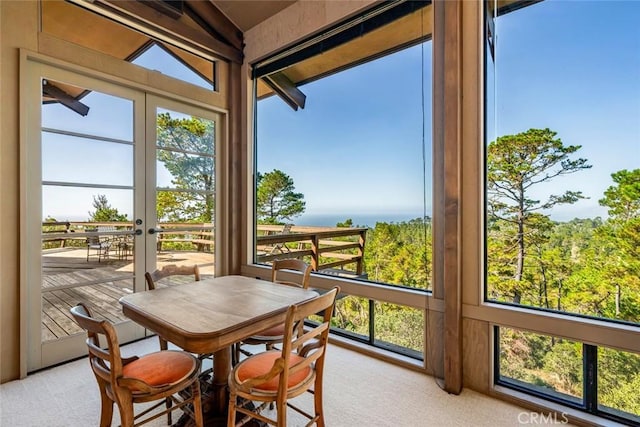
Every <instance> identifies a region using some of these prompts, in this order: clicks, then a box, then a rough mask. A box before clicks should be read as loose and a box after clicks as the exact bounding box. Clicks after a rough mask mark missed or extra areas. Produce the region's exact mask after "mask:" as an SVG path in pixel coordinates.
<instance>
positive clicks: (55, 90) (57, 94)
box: [42, 80, 89, 116]
mask: <svg viewBox="0 0 640 427" xmlns="http://www.w3.org/2000/svg"><path fill="white" fill-rule="evenodd" d="M42 94H43V95H45V96H48V97H50V98H53V99H55V100H56V101H58V102H59V103H60V104H62V105H64V106H65V107H67V108H69V109H70V110H73V111H75V112H76V113H78V114H80V115H81V116H86V115H87V114H89V107H88V106H86V105H85V104H83V103H82V102H80V101H78V100H77V99H75V98H74V97H73V96H71V95H69V94H68V93H67V92H65V91H64V90H62V89H60V88H59V87H58V86H55V85H53V84H51V83H49V82H48V81H47V80H43V81H42Z"/></svg>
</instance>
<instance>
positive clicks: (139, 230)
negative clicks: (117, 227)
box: [135, 228, 142, 236]
mask: <svg viewBox="0 0 640 427" xmlns="http://www.w3.org/2000/svg"><path fill="white" fill-rule="evenodd" d="M141 234H142V230H141V229H139V228H138V229H137V230H136V231H135V235H136V236H139V235H141Z"/></svg>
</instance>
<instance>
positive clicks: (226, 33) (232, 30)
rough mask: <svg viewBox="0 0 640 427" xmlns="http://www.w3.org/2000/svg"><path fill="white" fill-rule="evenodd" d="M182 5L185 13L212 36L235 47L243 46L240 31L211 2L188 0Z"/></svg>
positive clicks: (240, 47)
mask: <svg viewBox="0 0 640 427" xmlns="http://www.w3.org/2000/svg"><path fill="white" fill-rule="evenodd" d="M184 6H185V7H184V11H185V13H186V14H187V15H189V17H191V19H193V20H194V21H196V22H197V23H198V25H200V26H201V27H202V28H203V29H204V30H205V31H207V32H208V33H209V34H211V35H212V36H213V37H215V38H217V39H220V40H222V41H224V42H225V43H228V44H230V45H231V46H233V47H235V48H236V49H240V50H242V49H243V48H244V39H243V36H242V31H240V29H239V28H238V27H236V25H235V24H234V23H233V22H231V20H229V18H227V16H226V15H225V14H224V13H222V12H221V11H220V9H218V8H217V7H216V6H215V5H214V4H213V3H211V2H210V1H208V0H205V1H202V0H201V1H189V2H185V5H184Z"/></svg>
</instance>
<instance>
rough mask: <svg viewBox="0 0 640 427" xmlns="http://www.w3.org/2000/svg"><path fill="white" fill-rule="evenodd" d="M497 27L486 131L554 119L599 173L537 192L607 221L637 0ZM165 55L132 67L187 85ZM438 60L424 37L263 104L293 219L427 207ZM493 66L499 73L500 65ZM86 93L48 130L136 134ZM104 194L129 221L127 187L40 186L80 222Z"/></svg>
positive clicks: (556, 9)
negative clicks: (287, 179) (573, 198)
mask: <svg viewBox="0 0 640 427" xmlns="http://www.w3.org/2000/svg"><path fill="white" fill-rule="evenodd" d="M496 32H497V55H496V64H495V76H497V79H496V82H497V85H496V90H495V93H494V92H493V86H492V84H490V85H489V88H488V89H489V95H490V97H493V95H494V94H495V96H496V99H497V103H496V110H495V111H496V112H497V116H496V117H497V120H495V121H494V120H493V111H492V110H490V111H488V115H489V120H488V122H489V128H488V131H489V134H490V135H491V137H492V138H493V137H494V135H495V134H498V135H506V134H514V133H518V132H522V131H525V130H527V129H529V128H544V127H548V128H550V129H552V130H554V131H556V132H557V133H558V135H557V136H558V137H559V138H561V139H562V141H563V142H564V143H565V144H571V145H582V149H581V150H580V151H579V152H578V155H579V156H580V157H585V158H587V159H588V160H589V163H590V164H592V165H593V168H592V169H590V170H587V171H582V172H579V173H576V174H574V175H571V176H568V177H563V178H558V179H556V180H554V181H553V183H552V184H551V185H548V186H545V187H540V188H538V189H537V190H536V193H535V195H537V196H539V197H540V198H543V197H545V196H546V195H548V194H550V193H551V192H554V193H556V194H557V192H558V191H559V190H558V189H569V190H576V191H582V192H583V193H584V194H585V195H587V196H589V197H590V199H588V200H583V201H581V202H579V203H577V204H575V205H571V206H565V207H558V208H556V209H554V211H553V212H550V214H551V216H552V217H553V218H554V219H558V220H567V219H571V218H573V217H582V218H584V217H594V216H598V215H600V216H606V210H605V209H604V208H602V207H600V206H599V205H598V199H599V198H600V197H602V192H603V191H604V190H605V189H606V188H607V187H608V186H609V185H611V183H612V182H611V178H610V175H611V173H613V172H615V171H617V170H620V169H624V168H626V169H636V168H640V1H621V2H618V1H568V0H549V1H545V2H542V3H537V4H534V5H532V6H529V7H526V8H524V9H522V10H519V11H516V12H512V13H510V14H508V15H505V16H504V17H501V18H499V19H498V20H497V22H496ZM423 49H424V50H423ZM162 53H163V52H162V51H161V50H160V49H151V50H150V51H148V52H147V54H146V55H144V56H143V57H141V58H139V59H138V60H137V62H138V63H139V64H143V65H145V66H146V67H147V68H152V69H156V68H159V69H162V70H163V72H164V73H165V74H168V75H173V76H182V78H183V79H186V80H189V78H188V77H186V76H187V74H186V73H185V72H184V68H181V67H173V65H174V64H172V63H171V62H167V61H164V63H163V64H162V65H161V66H155V65H154V63H159V61H160V59H159V58H161V57H162V56H161V54H162ZM431 55H432V52H431V44H430V43H426V44H424V45H423V46H414V47H412V48H409V49H406V50H404V51H401V52H398V53H395V54H393V55H390V56H387V57H385V58H381V59H378V60H376V61H373V62H370V63H367V64H364V65H362V66H359V67H356V68H352V69H350V70H347V71H344V72H341V73H339V74H336V75H333V76H330V77H327V78H324V79H322V80H320V81H317V82H313V83H309V84H307V85H304V86H302V87H301V88H300V89H301V90H302V91H303V92H304V93H305V94H306V95H307V102H306V106H305V108H304V109H303V110H298V111H293V110H292V109H291V108H290V107H288V106H287V105H286V104H285V103H284V102H283V101H282V100H280V99H279V98H277V97H270V98H268V99H265V100H262V101H260V102H259V104H258V123H259V125H258V130H257V137H258V147H257V164H258V170H259V171H260V172H263V173H264V172H269V171H271V170H273V169H276V168H277V169H280V170H282V171H284V172H285V173H287V174H288V175H290V176H291V177H292V178H293V180H294V183H295V186H296V191H298V192H301V193H303V194H304V196H305V201H306V212H305V215H304V216H303V217H301V218H295V219H294V220H293V222H296V223H301V222H304V221H305V218H307V219H308V218H310V217H312V216H318V215H331V216H332V217H334V218H337V219H346V218H349V217H352V218H354V219H357V218H362V217H364V216H368V217H369V218H378V219H380V220H400V219H410V218H415V217H418V216H420V215H422V212H423V206H425V208H426V213H427V215H430V214H431V197H432V193H431V185H432V179H431V170H432V165H431V161H432V160H431V150H432V147H431V134H432V123H431V115H432V111H431V102H432V96H431V90H432V83H431V81H432V77H431V59H430V58H431ZM423 56H424V58H425V60H424V64H423V61H422V57H423ZM423 65H424V66H423ZM489 72H490V76H491V77H492V76H493V75H494V74H493V73H494V70H493V68H492V67H489ZM423 75H424V86H422V84H421V78H422V76H423ZM192 82H193V83H194V84H202V80H201V79H199V78H195V79H193V80H192ZM423 90H424V104H423V102H422V95H423ZM83 102H86V103H87V104H88V105H90V106H91V110H90V114H89V115H88V116H87V117H85V118H81V117H80V116H79V115H77V114H76V113H74V112H72V111H70V110H68V109H66V108H64V107H62V106H60V105H49V106H46V107H44V108H43V111H44V112H43V126H45V127H46V126H51V127H62V128H64V129H67V130H69V129H71V130H77V131H82V132H88V133H97V134H99V135H103V136H110V137H115V138H120V139H125V140H130V139H131V134H132V121H131V118H130V117H131V106H130V103H129V104H127V102H122V101H117V100H116V99H115V98H113V97H108V96H105V95H101V94H98V93H97V92H93V93H91V94H90V95H88V96H87V97H86V98H84V101H83ZM423 109H424V115H423ZM105 123H120V124H126V125H125V126H122V125H121V126H112V125H110V126H105ZM494 125H495V128H494ZM423 131H424V135H425V144H426V156H425V157H423V150H422V135H423ZM43 139H44V140H46V141H45V143H44V146H43V151H44V159H45V161H44V163H43V175H44V179H47V180H61V181H76V180H77V181H78V182H93V180H98V182H100V183H107V184H118V185H128V183H130V182H131V181H132V179H133V178H132V172H131V171H132V169H131V165H132V159H131V156H132V150H131V147H130V146H124V145H118V144H108V143H102V142H95V141H93V142H90V141H85V142H82V143H81V142H78V141H76V140H75V138H73V139H67V140H65V139H64V138H59V137H54V136H50V135H49V136H46V137H44V138H43ZM479 143H482V141H479ZM59 153H65V156H64V157H63V158H61V157H60V155H59ZM69 164H73V165H76V166H74V168H73V169H72V168H69V167H68V165H69ZM78 165H79V166H78ZM425 171H426V175H423V173H424V172H425ZM160 175H161V176H162V175H163V174H162V173H161V174H160ZM82 177H83V178H82ZM164 179H165V180H166V177H164ZM424 184H426V186H425V185H424ZM97 193H100V194H107V197H108V199H109V201H111V202H112V204H113V205H114V206H116V207H117V208H118V209H119V210H120V212H124V213H127V214H128V215H129V216H132V212H131V211H132V203H131V197H132V192H131V191H130V190H102V189H101V190H95V189H80V188H75V189H73V190H69V188H68V187H61V188H56V187H53V188H49V189H47V190H46V191H45V200H44V207H43V210H44V212H43V215H53V216H55V217H57V218H58V219H71V220H84V219H86V218H87V216H88V211H89V210H91V200H92V195H93V194H97ZM70 194H73V197H71V196H70ZM318 225H321V224H318ZM329 225H331V224H329ZM369 225H373V224H372V223H371V222H369Z"/></svg>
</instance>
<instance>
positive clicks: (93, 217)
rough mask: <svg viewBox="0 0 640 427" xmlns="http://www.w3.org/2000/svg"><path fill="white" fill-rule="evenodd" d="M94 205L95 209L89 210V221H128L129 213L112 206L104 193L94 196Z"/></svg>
mask: <svg viewBox="0 0 640 427" xmlns="http://www.w3.org/2000/svg"><path fill="white" fill-rule="evenodd" d="M93 207H94V208H95V211H93V212H89V221H91V222H125V221H128V219H127V215H124V214H121V213H119V212H118V209H116V208H112V207H111V205H110V204H109V201H108V200H107V196H105V195H104V194H98V196H93Z"/></svg>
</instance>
